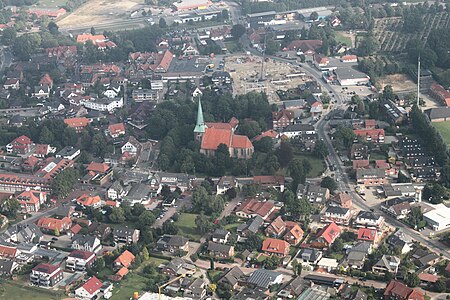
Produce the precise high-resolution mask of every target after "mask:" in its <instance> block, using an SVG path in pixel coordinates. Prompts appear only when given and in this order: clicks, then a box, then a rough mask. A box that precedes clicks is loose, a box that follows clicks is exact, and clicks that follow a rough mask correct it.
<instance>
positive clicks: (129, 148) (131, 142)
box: [120, 136, 142, 157]
mask: <svg viewBox="0 0 450 300" xmlns="http://www.w3.org/2000/svg"><path fill="white" fill-rule="evenodd" d="M141 149H142V145H141V143H139V141H138V140H137V139H136V138H135V137H134V136H130V137H129V138H128V140H127V141H126V142H125V144H123V146H122V147H121V148H120V150H121V152H122V154H125V153H127V154H129V155H130V156H131V157H135V156H136V155H137V154H138V153H139V152H140V151H141Z"/></svg>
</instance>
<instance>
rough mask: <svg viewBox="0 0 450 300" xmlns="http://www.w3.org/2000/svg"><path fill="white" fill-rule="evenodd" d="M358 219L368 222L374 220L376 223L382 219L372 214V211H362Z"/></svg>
mask: <svg viewBox="0 0 450 300" xmlns="http://www.w3.org/2000/svg"><path fill="white" fill-rule="evenodd" d="M356 218H357V219H358V218H361V219H367V220H373V221H376V220H378V219H379V218H380V217H379V216H378V215H376V214H375V213H373V212H371V211H365V210H361V211H360V212H359V213H358V215H357V216H356Z"/></svg>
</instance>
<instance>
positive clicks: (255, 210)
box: [236, 198, 275, 220]
mask: <svg viewBox="0 0 450 300" xmlns="http://www.w3.org/2000/svg"><path fill="white" fill-rule="evenodd" d="M274 210H275V203H274V202H273V201H271V200H269V201H258V200H256V199H254V198H252V199H248V200H247V201H245V202H244V203H242V205H241V206H239V207H238V208H237V209H236V215H237V216H238V217H241V218H245V219H250V218H254V217H256V216H260V217H261V218H263V220H265V219H267V218H268V217H269V215H270V214H271V213H272V212H273V211H274Z"/></svg>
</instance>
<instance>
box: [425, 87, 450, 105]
mask: <svg viewBox="0 0 450 300" xmlns="http://www.w3.org/2000/svg"><path fill="white" fill-rule="evenodd" d="M429 92H430V95H431V96H432V97H433V98H434V99H436V100H438V101H439V102H440V103H441V104H442V105H444V106H450V92H449V91H447V90H446V89H445V88H444V87H443V86H442V85H440V84H432V85H431V86H430V90H429Z"/></svg>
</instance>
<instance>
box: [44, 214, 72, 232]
mask: <svg viewBox="0 0 450 300" xmlns="http://www.w3.org/2000/svg"><path fill="white" fill-rule="evenodd" d="M71 224H72V220H70V218H68V217H64V218H62V219H61V220H59V219H55V218H46V217H43V218H40V219H39V220H38V222H37V226H38V227H41V228H43V229H48V230H56V229H58V230H61V229H63V227H65V226H70V225H71Z"/></svg>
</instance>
